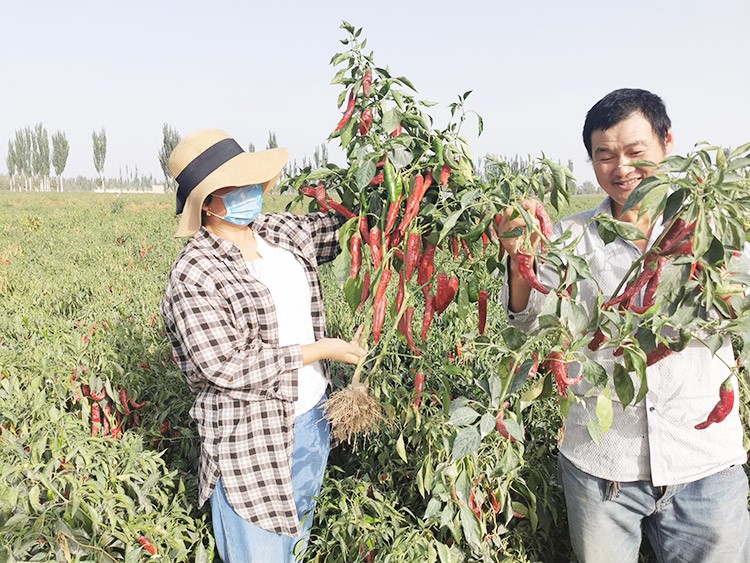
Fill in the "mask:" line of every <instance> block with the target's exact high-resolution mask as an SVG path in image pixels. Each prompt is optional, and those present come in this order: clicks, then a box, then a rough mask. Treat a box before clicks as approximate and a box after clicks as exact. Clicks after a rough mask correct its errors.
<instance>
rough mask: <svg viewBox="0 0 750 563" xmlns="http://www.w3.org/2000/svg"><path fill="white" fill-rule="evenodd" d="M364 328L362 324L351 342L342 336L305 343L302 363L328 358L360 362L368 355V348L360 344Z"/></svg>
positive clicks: (347, 362) (354, 362)
mask: <svg viewBox="0 0 750 563" xmlns="http://www.w3.org/2000/svg"><path fill="white" fill-rule="evenodd" d="M362 329H363V327H362V325H360V327H359V328H358V329H357V331H356V332H355V333H354V337H353V338H352V339H351V341H350V342H347V341H346V340H343V339H341V338H321V339H320V340H318V341H317V342H314V343H313V344H305V345H304V346H302V363H303V364H304V365H307V364H311V363H313V362H317V361H318V360H326V359H328V360H335V361H337V362H344V363H346V364H356V363H359V360H360V359H361V358H363V357H364V356H366V355H367V350H365V349H364V348H362V346H361V344H360V339H361V338H362Z"/></svg>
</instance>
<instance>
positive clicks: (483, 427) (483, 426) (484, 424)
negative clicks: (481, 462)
mask: <svg viewBox="0 0 750 563" xmlns="http://www.w3.org/2000/svg"><path fill="white" fill-rule="evenodd" d="M494 430H495V415H493V414H492V413H489V412H486V413H484V414H483V415H482V418H481V420H480V421H479V436H480V437H481V438H484V437H485V436H488V435H489V434H490V433H491V432H493V431H494Z"/></svg>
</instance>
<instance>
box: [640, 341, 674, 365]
mask: <svg viewBox="0 0 750 563" xmlns="http://www.w3.org/2000/svg"><path fill="white" fill-rule="evenodd" d="M671 353H672V349H671V348H670V347H669V346H667V345H666V344H664V342H659V344H657V345H656V348H654V349H653V350H651V351H650V352H648V353H647V354H646V365H647V366H652V365H654V364H655V363H656V362H658V361H660V360H663V359H664V358H666V357H667V356H669V355H670V354H671Z"/></svg>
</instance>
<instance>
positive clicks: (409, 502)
mask: <svg viewBox="0 0 750 563" xmlns="http://www.w3.org/2000/svg"><path fill="white" fill-rule="evenodd" d="M286 199H288V198H286ZM283 203H284V202H283V201H281V200H277V201H271V202H270V203H269V205H268V206H267V207H268V208H271V209H273V208H274V207H275V208H276V209H280V208H281V207H282V204H283ZM581 205H585V204H581ZM0 225H2V227H1V228H0V257H2V258H1V259H0V298H1V299H2V305H3V306H2V309H1V312H0V368H1V369H2V379H1V380H0V424H1V425H2V435H1V437H0V536H1V541H0V543H1V544H2V545H3V548H2V550H3V551H2V552H0V560H12V557H15V558H16V559H17V560H58V561H66V560H101V561H108V560H125V561H137V560H140V559H141V558H143V557H146V556H148V552H147V551H146V550H144V546H143V545H142V543H139V538H147V539H148V540H149V541H150V542H151V543H152V544H153V545H154V546H155V548H156V549H158V553H159V554H161V555H163V556H165V557H166V558H167V559H168V560H173V561H178V560H195V561H207V560H211V559H212V552H213V549H212V545H213V544H212V538H211V534H210V525H209V522H208V521H207V519H206V516H205V515H203V514H200V513H198V511H197V510H196V507H195V500H196V492H195V491H196V475H195V466H196V461H197V441H196V435H195V432H194V430H193V428H192V425H191V422H190V420H189V417H188V415H187V411H188V409H189V406H190V404H191V401H192V396H191V395H190V393H189V392H188V390H187V388H186V386H185V384H184V382H183V380H182V376H181V374H180V373H179V371H178V370H177V369H176V368H175V366H174V364H173V363H172V361H171V350H170V347H169V344H168V342H167V340H166V338H165V336H164V333H163V331H162V324H161V319H160V318H159V315H158V309H157V306H158V302H159V300H160V298H161V294H162V291H163V288H164V284H165V279H166V275H167V272H168V270H169V267H170V265H171V262H172V260H173V259H174V257H175V256H176V254H177V252H178V251H179V249H180V248H181V245H182V244H183V242H184V241H179V240H175V239H174V238H173V237H172V234H173V232H174V228H175V218H174V213H173V204H172V200H171V198H170V197H168V196H165V197H160V196H134V195H123V196H121V197H117V196H113V195H112V196H110V195H91V194H87V195H84V194H11V193H0ZM324 280H325V284H326V297H327V298H328V299H327V304H328V319H329V326H330V329H331V331H332V332H333V333H339V334H350V333H351V330H352V322H353V321H352V315H351V314H350V312H349V310H348V308H347V307H346V306H345V305H344V304H343V300H342V299H340V294H339V293H338V292H340V289H339V287H338V285H337V284H336V283H335V281H334V279H333V276H332V275H331V272H330V268H329V269H326V270H324ZM436 322H437V323H440V326H439V330H435V331H434V332H432V333H431V338H430V342H429V344H428V346H427V349H428V354H429V356H430V357H429V358H428V359H427V360H426V361H427V363H429V365H431V366H432V368H431V370H430V372H429V373H428V375H427V386H428V387H427V388H429V389H430V390H431V393H434V394H433V395H432V397H431V398H429V399H428V398H425V400H424V402H423V405H422V407H421V409H420V410H415V409H413V408H409V406H410V405H411V404H412V402H413V393H412V391H411V388H412V383H411V379H412V377H413V376H412V374H410V373H409V372H408V371H405V370H404V368H403V366H402V365H400V362H401V360H400V357H399V356H398V355H396V354H394V355H392V356H390V357H389V358H388V359H387V362H388V367H387V370H386V371H387V372H388V373H389V374H390V375H389V377H388V379H387V380H382V381H378V382H375V385H374V388H375V389H376V392H377V393H378V394H379V396H380V397H381V399H382V400H383V401H384V403H385V404H386V405H387V408H389V409H391V412H390V413H389V415H390V416H389V418H390V419H391V420H392V421H393V422H394V424H392V425H391V426H388V427H385V428H384V429H383V431H382V432H381V433H379V434H376V435H374V436H371V437H370V438H369V439H367V440H364V441H362V442H361V443H360V444H359V447H358V448H357V449H356V451H352V448H351V447H345V446H341V447H340V448H338V449H336V450H334V453H333V456H332V460H331V462H332V463H331V467H330V470H329V477H328V479H327V480H326V484H325V488H324V495H323V498H322V499H321V507H320V510H319V513H318V515H319V521H321V522H324V525H322V526H317V525H316V528H315V530H314V532H313V540H312V541H313V550H312V551H313V552H314V553H315V554H316V557H317V560H320V561H325V560H328V561H353V560H356V558H357V556H358V555H357V552H358V551H359V549H360V548H364V549H365V550H367V551H369V550H377V551H378V552H380V553H386V552H392V553H401V554H403V555H402V557H405V558H406V560H413V561H417V560H420V556H419V555H418V554H419V553H422V551H421V550H429V549H434V548H430V545H431V539H432V536H433V534H438V530H439V529H440V528H441V527H440V526H435V525H433V524H428V523H427V521H426V520H425V519H423V516H424V511H425V510H428V512H429V511H432V510H433V507H432V505H430V504H429V498H430V495H429V494H426V495H425V494H424V490H422V491H421V492H420V488H421V487H422V486H423V484H424V482H425V479H424V475H421V476H418V474H419V473H420V471H422V470H423V469H424V468H425V467H426V463H427V462H430V463H432V464H435V465H437V464H439V463H441V460H438V459H432V460H427V459H425V454H426V452H433V453H434V452H435V451H440V450H441V449H442V447H441V448H435V447H432V445H431V442H433V441H435V440H438V441H442V440H448V439H449V437H450V434H451V432H452V431H453V430H452V427H450V426H449V425H448V424H447V422H448V418H447V409H448V405H447V402H446V401H448V400H449V395H450V394H451V393H453V394H455V395H466V396H469V397H471V396H473V395H474V393H473V392H472V391H471V388H472V387H473V385H474V382H475V379H476V378H477V377H478V376H480V371H481V370H488V371H495V370H496V365H495V364H496V360H495V359H494V358H493V355H492V354H491V353H486V352H483V353H482V354H481V355H480V354H477V353H476V352H473V351H472V350H471V348H470V347H469V348H468V349H465V350H464V351H463V352H462V354H461V353H458V354H457V350H456V346H457V344H458V343H459V341H460V340H461V338H462V337H461V335H462V333H463V332H467V331H470V330H471V328H470V327H468V326H461V325H460V323H458V322H456V318H454V317H452V316H451V314H450V311H449V312H446V314H445V315H444V316H442V317H440V318H439V319H438V320H437V321H436ZM489 325H490V327H491V328H490V330H491V331H499V330H501V327H502V318H501V315H500V313H499V311H497V309H496V304H495V303H494V302H493V303H492V310H491V314H490V321H489ZM472 354H475V357H473V358H472ZM455 355H458V356H459V357H458V358H455ZM450 356H454V359H453V360H452V361H451V360H449V357H450ZM337 373H338V377H339V378H340V379H338V380H337V381H339V382H341V381H342V380H343V379H345V378H346V377H348V376H350V372H347V373H344V371H343V370H341V369H339V371H338V372H337ZM85 386H88V389H86V387H85ZM122 390H125V392H126V393H127V399H126V400H123V395H122ZM133 402H135V403H136V406H138V407H139V408H137V409H136V408H135V407H134V406H133V404H132V403H133ZM141 403H142V405H141ZM95 409H100V412H101V414H100V416H101V419H102V420H101V422H100V423H99V427H98V428H97V427H96V423H95V422H92V411H93V410H95ZM444 410H445V412H443V411H444ZM105 411H106V413H108V414H105ZM126 411H127V412H128V414H126ZM547 415H554V411H553V410H550V411H549V413H546V414H545V415H543V416H538V417H533V419H532V418H529V420H528V422H527V426H528V427H529V430H530V431H531V433H532V435H533V436H535V440H536V443H533V444H532V443H526V444H524V445H523V446H521V444H520V443H518V444H512V445H511V444H510V442H508V441H505V440H504V441H503V442H502V443H501V442H500V441H499V440H502V439H501V438H499V437H498V440H494V441H491V442H488V443H486V444H485V445H484V446H483V448H484V450H485V451H483V452H482V454H481V455H480V456H479V457H478V458H477V460H476V463H481V464H482V465H483V466H486V467H485V468H486V469H487V471H488V472H492V471H495V472H498V471H502V472H503V473H507V474H508V475H512V476H513V478H512V479H508V481H507V486H508V487H511V488H512V490H513V493H512V494H513V497H514V498H517V499H518V502H517V504H514V505H513V506H515V508H516V509H517V510H516V512H518V513H522V514H523V515H524V516H527V518H524V519H522V520H518V519H516V522H514V524H513V525H512V526H509V527H508V529H507V530H504V532H505V533H503V534H502V535H498V536H497V537H498V538H499V540H500V544H501V545H502V546H503V549H507V550H508V553H516V554H517V555H518V557H519V558H521V559H523V553H524V550H532V551H536V550H539V549H541V550H543V551H547V550H552V549H554V550H560V551H564V550H565V545H566V540H565V539H564V538H565V530H564V518H563V515H562V513H561V511H560V506H561V499H560V492H559V490H558V489H557V487H556V486H555V484H554V478H553V476H552V474H551V472H552V471H553V468H554V460H553V459H552V458H551V457H549V456H550V455H551V452H552V451H553V449H554V434H555V432H556V426H557V420H556V419H554V420H548V419H547ZM106 426H108V427H109V432H105V430H106V428H105V427H106ZM118 427H119V428H118ZM115 428H118V429H117V430H115ZM105 434H106V436H105ZM405 436H406V438H405ZM446 447H447V444H446ZM522 449H526V450H527V451H526V452H525V453H523V454H522V453H521V452H522ZM524 458H525V461H524V463H523V464H520V462H521V461H522V460H523V459H524ZM467 486H468V485H467ZM446 494H448V495H449V496H450V493H449V491H446ZM483 500H484V502H485V504H486V505H487V506H489V504H490V499H489V498H486V499H483ZM509 506H510V505H509ZM443 518H446V516H443ZM459 528H460V527H459ZM443 529H445V528H444V527H443ZM532 529H534V530H535V532H534V533H533V534H532V533H531V530H532ZM471 532H472V530H470V529H465V530H464V533H471ZM476 532H477V533H479V531H478V530H476ZM438 535H439V534H438ZM532 537H533V540H532V542H531V543H530V544H528V541H529V539H530V538H532ZM443 539H444V538H443ZM145 541H146V540H145V539H142V540H141V542H144V543H145ZM527 544H528V545H527ZM443 545H445V544H443ZM409 553H411V554H412V555H408V554H409ZM11 554H13V555H12V556H11ZM409 557H412V559H408V558H409ZM401 560H404V559H401Z"/></svg>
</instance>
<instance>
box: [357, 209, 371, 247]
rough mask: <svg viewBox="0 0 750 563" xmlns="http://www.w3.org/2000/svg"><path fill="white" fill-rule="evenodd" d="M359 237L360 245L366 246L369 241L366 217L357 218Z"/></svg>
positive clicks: (363, 215) (368, 227)
mask: <svg viewBox="0 0 750 563" xmlns="http://www.w3.org/2000/svg"><path fill="white" fill-rule="evenodd" d="M359 235H360V236H361V237H362V243H363V244H367V242H368V241H369V240H370V226H369V225H368V224H367V215H365V214H362V215H360V216H359Z"/></svg>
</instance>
